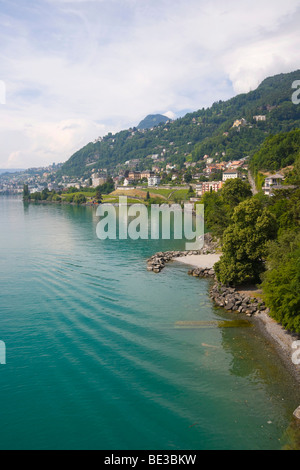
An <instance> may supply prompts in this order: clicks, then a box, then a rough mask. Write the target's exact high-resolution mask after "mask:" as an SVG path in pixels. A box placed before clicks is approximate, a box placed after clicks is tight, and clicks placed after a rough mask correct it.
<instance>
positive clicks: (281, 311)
mask: <svg viewBox="0 0 300 470" xmlns="http://www.w3.org/2000/svg"><path fill="white" fill-rule="evenodd" d="M267 264H268V268H269V269H268V271H267V272H266V273H265V274H264V276H263V283H262V289H263V292H264V294H265V301H266V304H267V305H268V306H269V307H270V310H271V313H270V314H271V316H272V317H273V318H274V319H275V320H276V321H277V322H279V323H281V324H282V326H283V327H284V328H287V329H289V330H290V331H295V332H296V333H300V233H299V232H298V235H297V236H296V237H295V232H294V231H288V232H285V233H283V234H282V235H281V237H280V238H279V239H278V240H277V241H276V242H272V243H270V245H269V250H268V258H267Z"/></svg>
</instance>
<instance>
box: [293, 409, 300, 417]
mask: <svg viewBox="0 0 300 470" xmlns="http://www.w3.org/2000/svg"><path fill="white" fill-rule="evenodd" d="M294 416H295V418H296V419H300V406H299V407H298V408H297V409H296V410H295V411H294Z"/></svg>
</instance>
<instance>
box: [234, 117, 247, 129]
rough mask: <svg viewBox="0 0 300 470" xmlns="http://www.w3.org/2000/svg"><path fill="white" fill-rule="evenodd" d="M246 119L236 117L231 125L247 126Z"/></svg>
mask: <svg viewBox="0 0 300 470" xmlns="http://www.w3.org/2000/svg"><path fill="white" fill-rule="evenodd" d="M247 124H248V123H247V121H246V119H244V118H242V119H237V120H236V121H234V123H233V126H232V127H241V126H242V127H244V126H247Z"/></svg>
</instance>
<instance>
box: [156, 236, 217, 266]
mask: <svg viewBox="0 0 300 470" xmlns="http://www.w3.org/2000/svg"><path fill="white" fill-rule="evenodd" d="M218 246H219V241H218V240H214V239H213V237H212V236H211V234H210V233H206V234H205V235H204V240H203V248H202V249H201V250H188V251H166V252H160V253H156V254H155V255H153V256H152V257H151V258H149V259H148V260H147V263H148V267H147V269H148V271H153V272H154V273H160V272H161V271H162V269H163V268H164V267H165V266H166V264H167V263H169V262H170V261H173V260H174V259H176V258H183V257H185V256H191V255H208V254H214V253H216V250H217V249H218Z"/></svg>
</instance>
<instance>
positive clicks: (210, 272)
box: [188, 268, 216, 278]
mask: <svg viewBox="0 0 300 470" xmlns="http://www.w3.org/2000/svg"><path fill="white" fill-rule="evenodd" d="M188 274H189V276H194V277H205V278H207V277H211V278H215V277H216V274H215V270H214V269H213V268H210V269H209V268H196V269H191V270H190V271H189V272H188Z"/></svg>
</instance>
